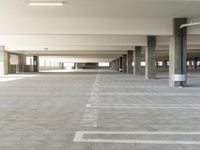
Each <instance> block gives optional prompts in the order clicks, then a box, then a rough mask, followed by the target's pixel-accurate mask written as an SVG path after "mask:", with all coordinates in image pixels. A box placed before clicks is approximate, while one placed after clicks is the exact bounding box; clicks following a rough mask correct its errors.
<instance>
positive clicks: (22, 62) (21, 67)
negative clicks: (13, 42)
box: [19, 55, 26, 72]
mask: <svg viewBox="0 0 200 150" xmlns="http://www.w3.org/2000/svg"><path fill="white" fill-rule="evenodd" d="M25 66H26V56H25V55H19V72H25Z"/></svg>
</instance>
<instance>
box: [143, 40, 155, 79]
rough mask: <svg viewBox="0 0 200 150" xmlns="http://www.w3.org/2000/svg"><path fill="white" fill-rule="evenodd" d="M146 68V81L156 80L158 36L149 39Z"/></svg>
mask: <svg viewBox="0 0 200 150" xmlns="http://www.w3.org/2000/svg"><path fill="white" fill-rule="evenodd" d="M145 60H146V67H145V79H155V77H156V66H155V62H156V36H148V37H147V48H146V53H145Z"/></svg>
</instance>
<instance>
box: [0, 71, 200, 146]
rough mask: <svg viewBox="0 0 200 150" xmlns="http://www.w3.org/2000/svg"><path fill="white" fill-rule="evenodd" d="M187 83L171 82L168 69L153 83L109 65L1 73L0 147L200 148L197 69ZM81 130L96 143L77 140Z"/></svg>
mask: <svg viewBox="0 0 200 150" xmlns="http://www.w3.org/2000/svg"><path fill="white" fill-rule="evenodd" d="M188 84H189V86H188V87H187V88H172V87H168V75H167V73H166V72H165V73H158V74H157V79H152V80H145V79H144V75H143V76H134V75H128V74H123V73H117V72H114V71H109V70H107V71H105V70H94V71H78V72H72V73H67V72H66V73H65V72H62V73H55V72H54V73H37V74H19V75H9V76H3V77H0V150H199V147H200V145H199V144H198V141H200V134H198V133H199V132H200V93H199V91H200V72H193V73H189V75H188ZM88 104H89V105H88ZM83 131H84V132H85V131H90V132H91V133H90V132H89V134H84V136H83V137H82V138H83V139H92V140H93V141H92V140H88V141H87V140H86V141H85V142H84V141H81V142H79V141H74V137H75V135H76V134H77V132H83ZM93 132H97V133H93ZM102 132H105V133H107V134H105V133H104V134H102ZM112 132H114V134H113V133H112ZM121 132H124V134H122V133H121ZM131 132H133V134H130V133H131ZM136 132H139V133H140V134H136ZM151 132H153V134H150V133H151ZM163 132H164V133H163ZM177 132H179V133H182V134H178V133H177ZM156 133H157V134H156ZM158 133H160V134H158ZM169 133H171V134H169ZM174 133H175V134H174ZM195 133H196V134H195ZM177 134H178V135H177ZM95 139H97V140H96V142H94V140H95ZM114 140H115V142H116V143H113V141H114ZM119 140H129V141H128V142H129V143H123V142H121V143H120V142H119ZM131 140H132V141H131ZM134 140H140V141H138V143H134V142H136V141H134ZM102 141H104V142H102ZM106 141H107V142H106ZM145 141H146V142H147V141H151V142H155V141H162V142H166V141H168V142H169V141H172V143H171V144H163V143H161V144H155V143H145ZM173 141H182V144H174V143H173ZM188 141H189V143H187V142H188ZM131 142H132V143H131ZM142 142H144V143H142ZM184 142H185V144H183V143H184ZM194 142H196V143H197V144H196V145H195V144H194ZM191 143H193V144H191Z"/></svg>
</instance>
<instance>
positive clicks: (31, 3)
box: [26, 1, 65, 6]
mask: <svg viewBox="0 0 200 150" xmlns="http://www.w3.org/2000/svg"><path fill="white" fill-rule="evenodd" d="M26 3H27V4H28V5H29V6H63V5H64V4H65V2H64V1H58V2H56V1H27V2H26Z"/></svg>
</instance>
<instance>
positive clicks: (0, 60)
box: [0, 46, 8, 75]
mask: <svg viewBox="0 0 200 150" xmlns="http://www.w3.org/2000/svg"><path fill="white" fill-rule="evenodd" d="M7 74H8V53H7V52H6V51H5V47H4V46H0V75H7Z"/></svg>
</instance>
